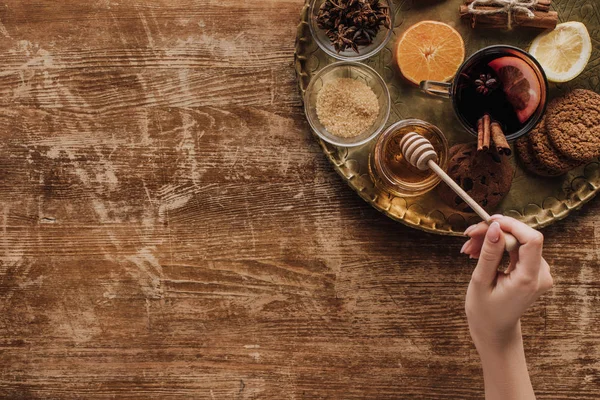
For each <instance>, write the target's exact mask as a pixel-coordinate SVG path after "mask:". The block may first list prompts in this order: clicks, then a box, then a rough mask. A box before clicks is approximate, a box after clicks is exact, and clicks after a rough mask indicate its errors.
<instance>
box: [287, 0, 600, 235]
mask: <svg viewBox="0 0 600 400" xmlns="http://www.w3.org/2000/svg"><path fill="white" fill-rule="evenodd" d="M463 1H464V0H427V1H425V0H394V1H393V3H394V6H395V10H394V11H395V26H394V35H393V36H392V39H391V40H390V42H389V43H388V45H387V46H386V47H385V48H384V49H383V50H382V51H381V52H380V53H379V54H377V55H376V56H374V57H372V58H370V59H368V60H366V61H365V62H366V64H368V65H370V66H371V67H373V68H375V70H377V71H378V72H379V73H380V74H381V76H382V77H383V78H384V80H385V81H386V82H387V84H388V87H389V89H390V94H391V99H392V110H391V113H390V118H389V120H388V123H387V126H389V125H391V124H392V123H394V122H396V121H399V120H402V119H407V118H419V119H422V120H425V121H428V122H431V123H433V124H435V125H437V126H438V127H439V128H440V129H441V130H442V131H443V132H444V133H445V135H446V136H447V138H448V141H449V143H450V146H452V145H454V144H456V143H463V142H468V141H473V137H472V136H471V135H470V134H469V133H467V132H465V131H464V130H463V129H462V128H461V127H460V125H459V122H458V120H457V119H456V117H455V116H454V114H453V112H452V105H451V103H450V102H449V101H444V99H439V100H438V99H435V98H432V97H430V96H427V95H425V94H422V93H420V91H419V89H418V88H416V87H414V86H411V85H410V84H408V83H405V82H404V80H403V79H401V77H400V72H399V71H398V68H397V67H396V66H395V65H394V61H393V56H392V54H393V48H394V46H395V44H396V41H397V39H398V37H399V35H401V34H402V33H403V32H404V30H405V29H407V28H408V27H409V26H411V25H412V24H414V23H416V22H418V21H420V20H429V19H431V20H438V21H443V22H446V23H449V24H450V25H453V26H454V27H455V28H456V29H457V30H458V31H459V32H460V33H461V35H462V36H463V38H464V40H465V46H466V50H467V56H468V55H469V54H472V53H473V52H475V51H476V50H478V49H480V48H482V47H485V46H489V45H492V44H499V43H502V44H511V45H514V46H517V47H520V48H523V49H527V48H528V45H529V43H530V42H531V41H532V40H533V38H535V36H537V35H538V34H539V33H540V31H539V30H523V29H518V30H515V31H512V32H501V31H492V30H486V31H473V30H472V29H471V27H470V26H469V24H468V23H465V22H463V21H460V18H459V15H458V8H459V5H460V4H461V3H462V2H463ZM553 8H554V9H555V10H556V11H558V13H559V18H560V22H565V21H571V20H575V21H581V22H583V23H585V24H586V26H587V28H588V30H589V32H590V35H591V37H592V44H593V46H594V49H593V54H592V58H591V60H590V63H589V64H588V67H587V68H586V71H585V72H584V73H583V74H582V75H580V76H579V77H578V78H577V79H575V80H574V81H572V82H569V83H567V84H560V85H556V84H550V98H551V99H552V98H553V97H556V96H558V95H560V94H562V93H564V92H566V91H568V90H570V89H573V88H585V89H591V90H594V91H596V92H600V5H599V4H598V0H554V1H553ZM307 21H308V0H307V2H306V4H305V6H304V8H303V10H302V15H301V22H300V25H299V26H298V32H297V38H296V53H295V68H296V75H297V78H298V85H299V89H300V93H301V94H302V95H304V90H305V89H306V87H307V86H308V83H309V82H310V78H311V76H312V75H313V74H314V73H315V72H316V71H318V70H319V69H320V68H322V67H324V66H325V65H327V64H329V63H332V62H334V61H335V60H334V59H333V58H331V57H329V56H327V54H325V53H324V52H323V51H321V50H320V49H319V48H318V46H317V44H316V43H315V42H314V41H313V39H312V37H311V35H310V30H309V27H308V23H307ZM315 137H316V135H315ZM317 139H318V138H317ZM319 141H320V144H321V147H322V148H323V151H324V152H325V154H326V155H327V157H328V158H329V160H330V161H331V163H332V164H333V166H334V168H335V170H336V171H337V172H338V173H339V174H340V175H341V176H342V177H343V178H344V180H346V182H347V183H348V184H349V185H350V187H352V188H353V189H354V190H355V191H356V192H357V193H358V195H359V196H360V197H362V198H363V199H364V200H365V201H366V202H367V203H369V204H371V205H372V206H373V207H375V208H376V209H377V210H379V211H381V212H383V213H384V214H385V215H387V216H388V217H390V218H392V219H394V220H396V221H399V222H401V223H403V224H405V225H408V226H410V227H413V228H416V229H420V230H423V231H427V232H431V233H436V234H441V235H453V236H458V235H461V234H462V232H463V231H464V229H465V228H466V227H467V226H468V225H470V224H472V223H476V222H478V221H479V219H478V217H477V216H476V215H474V214H466V213H462V212H458V211H456V210H454V209H452V208H451V207H449V206H447V205H446V204H444V203H443V202H442V201H441V199H440V198H439V197H438V195H437V192H436V191H435V190H434V191H432V192H429V193H427V194H426V195H423V196H420V197H415V198H401V197H396V196H393V195H391V194H389V193H386V192H383V191H381V190H379V189H378V188H376V187H375V186H374V184H373V182H372V180H371V178H370V176H369V173H368V161H367V160H368V154H369V152H370V150H371V148H372V146H373V141H371V142H370V143H368V144H366V145H364V146H361V147H358V148H351V149H347V148H342V147H336V146H333V145H330V144H328V143H326V142H323V141H321V140H319ZM512 162H513V163H515V170H516V175H515V179H514V181H513V186H512V188H511V191H510V193H509V194H508V195H507V196H506V198H505V199H504V200H503V202H502V203H501V204H500V205H499V206H498V208H497V209H496V210H495V212H498V213H502V214H505V215H509V216H511V217H514V218H516V219H518V220H521V221H523V222H525V223H527V224H528V225H530V226H532V227H534V228H543V227H545V226H548V225H550V224H552V223H553V222H555V221H558V220H561V219H563V218H565V217H567V216H568V215H569V214H570V213H571V211H573V210H575V209H578V208H580V207H581V206H583V205H584V204H585V203H587V202H588V201H590V200H591V199H592V198H593V197H594V196H595V195H596V193H597V192H598V190H599V188H600V165H599V163H598V162H597V161H596V162H592V163H589V164H588V165H585V166H582V167H579V168H577V169H575V170H573V171H571V172H570V173H568V174H567V175H564V176H562V177H559V178H548V179H546V178H540V177H536V176H533V175H531V174H529V173H526V172H525V171H523V170H522V169H521V168H520V166H519V165H518V163H517V162H516V161H515V159H514V157H512Z"/></svg>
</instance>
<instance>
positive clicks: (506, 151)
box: [491, 121, 512, 156]
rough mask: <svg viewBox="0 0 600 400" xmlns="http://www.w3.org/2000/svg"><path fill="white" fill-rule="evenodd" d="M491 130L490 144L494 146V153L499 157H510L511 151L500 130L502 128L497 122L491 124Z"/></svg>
mask: <svg viewBox="0 0 600 400" xmlns="http://www.w3.org/2000/svg"><path fill="white" fill-rule="evenodd" d="M491 128H492V129H491V130H492V142H494V144H495V145H496V151H497V152H498V154H500V155H506V156H510V155H511V154H512V150H511V149H510V145H509V144H508V140H506V135H505V134H504V131H503V130H502V127H501V126H500V124H499V123H497V122H495V121H494V122H492V126H491Z"/></svg>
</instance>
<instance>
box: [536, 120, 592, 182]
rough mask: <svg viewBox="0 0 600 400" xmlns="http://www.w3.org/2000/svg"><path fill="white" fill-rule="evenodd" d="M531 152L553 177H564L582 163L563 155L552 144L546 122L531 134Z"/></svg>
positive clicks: (541, 123)
mask: <svg viewBox="0 0 600 400" xmlns="http://www.w3.org/2000/svg"><path fill="white" fill-rule="evenodd" d="M529 142H530V143H531V150H532V151H533V153H534V155H535V157H536V159H537V160H538V161H539V163H540V164H541V165H543V166H544V167H546V169H547V170H548V171H552V173H553V175H562V174H565V173H567V172H569V171H570V170H572V169H573V168H576V167H578V166H580V165H581V162H580V161H576V160H572V159H570V158H567V157H565V156H564V155H562V154H561V153H560V152H559V151H558V150H556V148H555V147H554V146H553V145H552V143H551V142H550V139H549V138H548V134H547V131H546V124H545V120H542V122H540V124H539V125H538V126H537V127H536V128H535V129H534V130H533V131H531V133H530V134H529Z"/></svg>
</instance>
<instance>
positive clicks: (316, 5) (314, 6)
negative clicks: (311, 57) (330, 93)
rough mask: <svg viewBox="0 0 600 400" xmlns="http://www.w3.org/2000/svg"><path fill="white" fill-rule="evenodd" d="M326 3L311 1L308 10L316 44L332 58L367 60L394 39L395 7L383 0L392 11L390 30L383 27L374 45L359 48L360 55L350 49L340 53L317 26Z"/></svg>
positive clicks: (309, 22) (322, 0)
mask: <svg viewBox="0 0 600 400" xmlns="http://www.w3.org/2000/svg"><path fill="white" fill-rule="evenodd" d="M324 2H325V0H311V2H310V8H309V10H308V25H309V27H310V33H311V35H312V37H313V38H314V39H315V42H317V45H318V46H319V47H320V48H321V50H323V51H324V52H325V53H327V54H328V55H330V56H331V57H333V58H335V59H337V60H342V61H362V60H366V59H367V58H369V57H371V56H374V55H375V54H377V53H379V51H380V50H381V49H383V48H384V47H385V45H386V44H387V43H388V42H389V40H390V38H391V37H392V34H393V31H394V29H393V27H394V7H393V4H392V1H390V0H381V2H382V3H383V4H385V5H386V6H388V7H389V10H390V29H388V28H386V27H385V26H383V25H381V27H380V29H379V33H377V36H375V38H374V39H373V43H371V44H370V45H368V46H360V47H359V48H358V51H359V52H358V53H356V52H355V51H354V50H352V49H348V50H345V51H342V52H339V53H338V52H337V51H336V50H335V48H334V47H333V45H332V44H331V41H330V40H329V38H328V37H327V34H326V33H325V30H323V29H321V28H319V26H318V25H317V15H318V13H319V9H320V8H321V5H322V4H323V3H324Z"/></svg>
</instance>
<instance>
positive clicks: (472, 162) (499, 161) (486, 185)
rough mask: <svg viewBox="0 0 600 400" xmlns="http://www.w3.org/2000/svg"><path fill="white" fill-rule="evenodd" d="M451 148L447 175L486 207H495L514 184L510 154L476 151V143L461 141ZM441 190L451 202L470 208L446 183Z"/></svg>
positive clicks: (446, 201)
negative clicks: (462, 143)
mask: <svg viewBox="0 0 600 400" xmlns="http://www.w3.org/2000/svg"><path fill="white" fill-rule="evenodd" d="M458 146H460V147H457V146H454V147H453V148H452V149H450V154H452V155H453V156H452V157H451V158H450V160H449V161H448V175H450V177H451V178H452V179H454V181H455V182H456V183H458V184H459V185H460V186H461V187H462V188H463V189H464V190H465V192H467V193H468V194H469V195H470V196H471V197H473V199H474V200H475V201H476V202H477V203H479V204H480V205H481V206H482V207H483V208H485V209H487V210H491V209H493V208H495V207H496V206H497V205H498V204H499V203H500V202H501V201H502V199H503V198H504V197H505V196H506V194H507V193H508V191H509V190H510V187H511V185H512V180H513V175H514V170H513V168H512V166H511V164H510V161H509V159H508V157H502V156H500V155H498V154H497V153H495V152H481V153H479V152H477V145H476V144H468V145H458ZM438 194H439V195H440V197H441V198H442V200H443V201H444V202H445V203H446V204H448V205H449V206H451V207H453V208H455V209H457V210H459V211H463V212H473V210H471V208H470V207H469V206H468V205H467V204H466V203H465V202H464V201H463V200H462V199H461V198H460V197H459V196H458V195H457V194H456V193H454V191H453V190H452V189H450V187H449V186H448V185H446V184H444V183H441V184H440V185H439V186H438Z"/></svg>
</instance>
